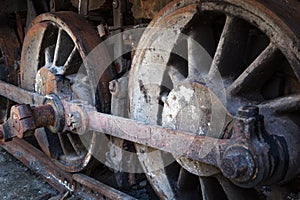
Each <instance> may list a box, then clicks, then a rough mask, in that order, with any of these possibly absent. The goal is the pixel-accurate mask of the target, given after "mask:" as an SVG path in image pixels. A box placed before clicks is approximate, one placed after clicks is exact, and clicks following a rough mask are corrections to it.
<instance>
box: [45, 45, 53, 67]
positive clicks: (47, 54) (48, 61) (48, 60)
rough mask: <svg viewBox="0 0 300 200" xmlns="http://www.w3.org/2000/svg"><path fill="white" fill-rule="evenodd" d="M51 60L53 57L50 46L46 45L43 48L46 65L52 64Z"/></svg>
mask: <svg viewBox="0 0 300 200" xmlns="http://www.w3.org/2000/svg"><path fill="white" fill-rule="evenodd" d="M52 62H53V58H52V56H51V51H50V47H47V48H46V49H45V63H46V66H50V65H52Z"/></svg>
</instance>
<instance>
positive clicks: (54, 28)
mask: <svg viewBox="0 0 300 200" xmlns="http://www.w3.org/2000/svg"><path fill="white" fill-rule="evenodd" d="M85 2H86V1H85ZM82 3H83V1H82ZM45 38H47V40H46V39H45ZM100 42H101V39H100V38H99V37H98V35H97V33H96V32H95V30H94V29H93V27H92V26H91V25H90V24H89V23H88V22H86V21H85V19H84V18H83V17H82V16H80V15H78V14H76V13H73V12H57V13H51V14H50V13H46V14H42V15H40V16H39V17H37V18H36V19H35V20H34V21H33V22H32V26H31V28H30V29H29V31H28V33H27V35H26V37H25V40H24V44H23V51H22V57H21V87H22V88H25V89H26V90H29V91H35V92H36V93H39V94H42V95H49V94H50V93H54V94H55V95H56V96H58V97H59V98H60V99H65V100H71V99H80V100H81V101H83V102H84V101H85V102H87V103H89V104H92V105H96V107H97V109H99V111H102V112H110V93H109V90H108V82H109V81H110V80H111V78H112V74H111V72H110V71H109V69H107V68H108V66H109V64H110V62H109V60H110V59H109V55H108V53H107V51H106V49H105V47H103V48H98V49H97V51H95V52H93V53H92V56H90V57H88V54H89V53H91V52H92V50H93V49H94V48H95V47H96V46H97V45H98V44H99V43H100ZM107 63H108V64H107ZM40 66H42V67H40ZM97 75H99V77H98V76H97ZM71 82H72V84H71ZM55 99H57V98H55V97H54V98H53V99H52V100H50V101H49V104H51V105H53V106H54V107H55V109H54V110H55V112H56V114H57V115H60V113H61V112H62V109H63V108H61V105H60V104H59V102H58V101H56V100H55ZM40 105H41V104H40ZM69 114H70V116H71V117H70V118H69V119H70V120H68V121H67V122H68V123H69V128H70V129H72V130H76V131H79V129H80V130H82V132H83V133H84V132H85V129H84V127H85V124H82V125H80V126H79V125H78V124H77V122H76V116H77V114H76V112H75V113H69ZM79 115H81V113H79ZM59 119H60V120H62V121H60V120H58V121H57V122H56V123H55V125H54V126H51V127H48V129H47V130H44V129H38V130H37V133H36V134H35V136H36V139H37V141H38V143H39V145H40V146H41V148H42V149H43V151H45V152H46V153H47V154H48V155H51V156H52V157H54V158H55V159H57V164H58V165H60V166H61V167H62V168H63V169H64V170H67V171H72V172H74V171H79V170H82V169H83V168H85V167H86V166H87V165H88V163H89V160H90V159H91V154H92V152H93V151H94V148H96V147H95V145H93V143H92V144H90V146H89V147H87V148H85V147H84V145H82V141H80V139H79V138H78V137H76V136H73V135H72V134H70V133H67V134H66V133H63V132H62V131H63V129H62V127H63V126H61V124H63V125H64V124H65V121H64V117H60V118H59ZM48 130H50V131H52V132H57V131H58V130H60V131H61V132H59V133H58V134H57V135H55V136H53V135H52V134H51V133H48V132H47V131H48ZM51 141H52V142H51ZM70 145H71V147H70ZM59 155H63V156H59Z"/></svg>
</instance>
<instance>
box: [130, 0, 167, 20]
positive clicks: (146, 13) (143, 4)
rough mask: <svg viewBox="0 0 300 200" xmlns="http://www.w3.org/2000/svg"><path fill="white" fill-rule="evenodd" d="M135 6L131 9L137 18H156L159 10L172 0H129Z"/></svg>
mask: <svg viewBox="0 0 300 200" xmlns="http://www.w3.org/2000/svg"><path fill="white" fill-rule="evenodd" d="M129 1H130V2H131V3H132V4H133V6H132V8H131V11H132V13H133V16H134V17H135V18H136V19H141V18H145V19H152V18H154V17H155V16H156V15H157V14H158V12H159V11H160V10H161V9H162V8H163V7H164V6H165V5H167V4H168V3H169V2H171V1H172V0H162V1H155V0H149V1H144V0H129Z"/></svg>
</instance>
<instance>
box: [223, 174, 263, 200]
mask: <svg viewBox="0 0 300 200" xmlns="http://www.w3.org/2000/svg"><path fill="white" fill-rule="evenodd" d="M217 180H218V181H219V183H220V185H221V186H222V188H223V191H224V192H225V194H226V196H227V199H228V200H236V199H243V200H252V199H258V196H257V194H256V192H255V190H254V189H246V188H240V187H237V186H236V185H234V184H233V183H231V182H230V181H229V180H227V179H226V178H224V177H223V176H221V175H218V176H217ZM245 194H246V195H245Z"/></svg>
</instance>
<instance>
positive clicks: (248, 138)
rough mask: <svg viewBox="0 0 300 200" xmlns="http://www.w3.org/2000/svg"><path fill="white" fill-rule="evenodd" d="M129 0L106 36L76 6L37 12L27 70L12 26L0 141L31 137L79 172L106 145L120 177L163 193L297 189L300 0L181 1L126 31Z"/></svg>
mask: <svg viewBox="0 0 300 200" xmlns="http://www.w3.org/2000/svg"><path fill="white" fill-rule="evenodd" d="M51 2H52V1H51ZM84 2H85V3H87V2H86V1H79V3H78V5H77V7H78V12H79V13H80V14H81V15H84V16H85V17H86V18H87V19H89V15H88V13H89V9H88V4H85V3H84ZM52 3H53V2H52ZM119 3H120V2H119ZM99 4H100V3H99ZM51 5H52V7H53V4H51ZM104 5H106V4H104ZM121 5H122V4H118V5H117V6H116V1H114V4H113V6H114V7H113V9H114V22H115V23H114V24H115V26H114V28H111V30H116V32H115V33H114V34H115V35H113V34H111V35H108V34H107V32H108V31H109V28H107V27H105V26H103V24H100V25H101V26H98V31H99V32H98V34H99V35H100V36H101V37H102V39H104V42H102V43H101V39H100V36H99V35H97V32H96V28H95V27H93V26H92V25H91V24H89V23H88V22H86V20H84V18H83V17H82V16H80V15H78V14H76V13H74V12H70V11H62V12H54V13H45V14H42V15H40V16H38V17H37V18H35V19H34V20H33V22H32V23H31V25H30V27H27V28H28V29H27V33H26V36H25V38H24V42H22V54H21V58H20V72H19V73H20V75H17V72H18V69H17V68H18V63H13V64H12V62H13V61H17V60H18V58H12V56H9V55H8V53H9V52H11V51H9V50H5V48H7V45H6V46H4V44H5V42H4V41H2V40H1V46H0V47H1V50H2V54H3V55H4V57H5V56H6V57H7V58H10V59H11V60H5V59H4V60H5V62H4V63H3V64H4V65H3V66H5V67H6V68H5V70H4V71H5V73H6V74H7V77H9V79H6V78H2V81H0V91H1V96H2V97H4V98H3V100H1V101H3V102H4V103H3V104H2V105H5V106H2V111H3V115H2V118H3V119H4V120H3V124H2V125H1V127H0V138H1V141H2V142H7V141H10V140H12V139H13V138H14V137H19V138H27V137H34V138H35V140H36V141H37V143H38V144H39V147H40V149H41V150H42V151H43V152H44V153H45V154H46V155H47V156H49V157H50V158H52V160H53V161H54V163H56V164H57V165H58V166H59V167H60V168H61V169H62V170H65V171H68V172H78V171H81V170H84V169H86V168H92V166H90V164H91V163H92V162H93V157H94V158H96V159H99V157H101V156H102V157H103V156H104V157H105V161H107V162H108V163H103V164H105V165H107V166H108V167H109V168H112V169H113V170H112V171H113V172H114V174H115V176H116V179H117V182H118V185H119V186H120V187H122V186H124V183H122V181H124V180H123V179H124V177H125V179H126V181H127V182H128V183H130V184H135V182H136V181H137V180H135V178H136V177H135V175H134V174H135V173H143V174H145V176H146V177H147V179H148V181H149V183H150V184H151V186H152V188H153V190H154V192H155V193H156V194H157V196H158V197H159V198H161V199H191V198H198V199H201V198H202V199H220V198H222V199H254V198H261V199H286V198H292V199H293V198H294V199H297V198H298V197H299V164H300V155H299V154H300V151H299V150H298V148H297V145H298V144H299V142H300V134H299V126H298V124H299V113H298V111H299V97H300V96H299V91H300V90H299V89H300V85H299V77H300V75H299V69H298V68H299V66H300V65H299V64H300V63H299V62H300V54H299V45H300V40H299V36H298V35H297V33H298V28H297V27H296V26H295V24H296V23H295V22H293V21H292V19H293V20H295V21H296V22H297V20H298V19H299V17H300V16H299V14H297V12H296V10H297V8H298V7H299V3H298V2H294V1H292V2H289V3H285V2H276V3H275V2H271V1H270V2H269V1H243V2H241V1H235V0H228V1H199V2H198V1H174V2H171V3H170V4H168V5H167V6H166V7H165V8H163V9H162V10H161V11H160V12H159V13H158V14H157V16H155V18H154V19H153V20H152V21H151V22H150V24H149V25H148V27H147V28H146V29H145V28H142V29H139V28H137V27H143V26H144V25H141V26H135V27H133V26H132V27H131V28H130V30H129V31H128V32H126V31H125V32H124V33H123V35H120V34H119V31H120V30H121V29H123V28H122V26H123V25H124V24H123V23H122V14H121V13H122V9H120V8H122V6H121ZM56 6H58V5H56ZM54 7H55V6H54ZM61 8H63V6H61ZM52 9H54V10H60V9H55V8H52ZM27 18H28V17H27ZM27 26H28V25H27ZM132 28H135V29H132ZM127 29H129V27H128V26H126V27H125V28H124V30H127ZM1 30H4V29H1ZM136 33H137V34H136ZM135 34H136V35H135ZM141 35H142V36H141ZM21 36H22V34H20V31H19V34H18V37H19V40H20V41H23V40H22V39H21V38H22V37H21ZM135 36H137V38H135ZM110 38H113V39H111V40H110ZM112 40H114V42H115V46H113V47H112V49H113V50H112V51H113V53H112V55H111V52H110V46H109V45H110V42H111V41H112ZM123 40H124V41H125V40H129V41H130V42H129V44H130V45H132V46H130V47H129V50H126V51H125V52H126V54H127V57H126V59H125V58H124V57H122V52H124V48H128V45H127V46H126V44H125V42H124V41H123ZM8 42H9V41H6V43H8ZM16 44H17V42H16ZM98 44H100V45H98ZM116 44H117V45H116ZM125 46H126V47H125ZM12 49H16V47H12ZM130 53H131V55H132V57H133V60H132V64H131V66H130V65H129V64H128V63H130V62H131V59H130V58H129V59H128V54H130ZM129 57H130V56H129ZM12 60H13V61H12ZM3 73H4V72H3ZM78 80H79V81H78ZM13 104H15V105H13ZM6 117H7V119H6ZM103 141H104V142H105V141H106V143H109V149H108V150H106V151H105V150H103V148H101V145H103ZM105 145H107V144H105ZM124 146H126V149H125V148H124ZM128 149H130V150H128ZM107 152H109V153H107ZM100 161H102V160H101V159H100ZM125 161H127V163H125V164H124V162H125ZM119 176H122V178H121V179H119ZM127 182H126V183H127Z"/></svg>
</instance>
